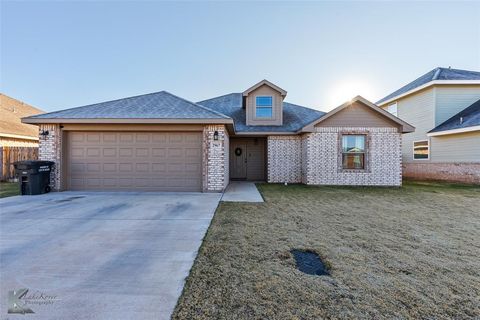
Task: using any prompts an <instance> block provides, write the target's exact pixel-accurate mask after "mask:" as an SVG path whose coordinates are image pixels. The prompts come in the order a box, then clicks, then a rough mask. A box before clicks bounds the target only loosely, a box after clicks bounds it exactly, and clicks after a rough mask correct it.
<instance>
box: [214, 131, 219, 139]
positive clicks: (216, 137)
mask: <svg viewBox="0 0 480 320" xmlns="http://www.w3.org/2000/svg"><path fill="white" fill-rule="evenodd" d="M213 140H215V141H217V140H218V131H215V132H214V133H213Z"/></svg>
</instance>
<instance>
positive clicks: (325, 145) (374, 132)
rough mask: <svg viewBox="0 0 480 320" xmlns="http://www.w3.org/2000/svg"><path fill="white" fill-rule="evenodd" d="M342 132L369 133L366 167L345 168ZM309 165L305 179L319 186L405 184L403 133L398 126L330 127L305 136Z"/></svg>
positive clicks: (320, 128) (308, 182)
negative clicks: (342, 157)
mask: <svg viewBox="0 0 480 320" xmlns="http://www.w3.org/2000/svg"><path fill="white" fill-rule="evenodd" d="M342 132H359V133H366V134H367V148H368V150H367V159H366V170H365V171H363V172H362V171H357V172H352V171H348V170H343V169H342V167H341V152H340V143H339V141H340V140H339V139H340V136H341V134H342ZM304 139H306V143H305V144H306V147H307V150H306V152H305V153H306V156H307V160H306V162H307V165H306V167H305V168H304V170H305V171H306V172H305V173H304V176H305V179H304V180H305V182H306V183H307V184H318V185H366V186H368V185H377V186H400V185H401V184H402V162H401V134H400V133H398V132H397V129H396V128H338V127H335V128H328V127H319V128H317V132H316V133H310V134H307V135H306V136H305V138H304Z"/></svg>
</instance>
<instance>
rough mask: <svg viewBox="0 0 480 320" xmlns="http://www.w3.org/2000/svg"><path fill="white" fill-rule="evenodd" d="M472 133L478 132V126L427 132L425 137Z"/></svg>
mask: <svg viewBox="0 0 480 320" xmlns="http://www.w3.org/2000/svg"><path fill="white" fill-rule="evenodd" d="M434 130H435V129H434ZM473 131H480V125H476V126H471V127H465V128H458V129H450V130H442V131H434V132H427V136H428V137H436V136H444V135H449V134H458V133H466V132H473Z"/></svg>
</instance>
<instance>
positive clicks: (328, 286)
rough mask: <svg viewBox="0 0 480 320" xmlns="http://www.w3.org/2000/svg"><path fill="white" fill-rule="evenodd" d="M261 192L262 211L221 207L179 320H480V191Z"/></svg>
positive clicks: (423, 186) (414, 187)
mask: <svg viewBox="0 0 480 320" xmlns="http://www.w3.org/2000/svg"><path fill="white" fill-rule="evenodd" d="M259 188H260V190H261V192H262V194H263V196H264V198H265V200H266V202H265V203H264V204H245V203H226V202H223V203H221V204H220V206H219V208H218V209H217V212H216V214H215V217H214V219H213V221H212V224H211V226H210V229H209V231H208V233H207V236H206V237H205V240H204V242H203V245H202V247H201V249H200V252H199V255H198V257H197V259H196V262H195V265H194V267H193V268H192V270H191V273H190V276H189V277H188V279H187V283H186V286H185V289H184V292H183V294H182V297H181V298H180V300H179V302H178V305H177V307H176V310H175V312H174V315H173V318H174V319H320V318H334V319H358V318H363V319H375V318H382V319H392V318H397V319H406V318H409V319H419V318H424V319H447V318H457V319H465V318H476V317H480V299H479V297H480V210H479V208H480V188H478V187H468V186H459V185H447V184H441V183H413V182H408V183H406V184H405V185H404V187H403V188H345V187H308V186H303V185H289V186H283V185H269V184H261V185H259ZM293 248H299V249H310V250H314V251H316V252H317V253H318V254H319V255H320V256H321V257H322V258H323V259H324V260H325V261H326V263H327V265H328V266H330V268H331V270H330V271H331V277H326V276H311V275H306V274H303V273H301V272H300V271H298V270H297V269H296V268H295V262H294V260H293V257H292V255H291V253H290V250H291V249H293Z"/></svg>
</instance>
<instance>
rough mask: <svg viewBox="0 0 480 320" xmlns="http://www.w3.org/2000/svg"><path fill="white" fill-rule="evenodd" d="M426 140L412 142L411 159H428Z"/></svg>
mask: <svg viewBox="0 0 480 320" xmlns="http://www.w3.org/2000/svg"><path fill="white" fill-rule="evenodd" d="M429 149H430V148H429V145H428V140H421V141H414V142H413V159H414V160H428V158H429V156H430V150H429Z"/></svg>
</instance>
